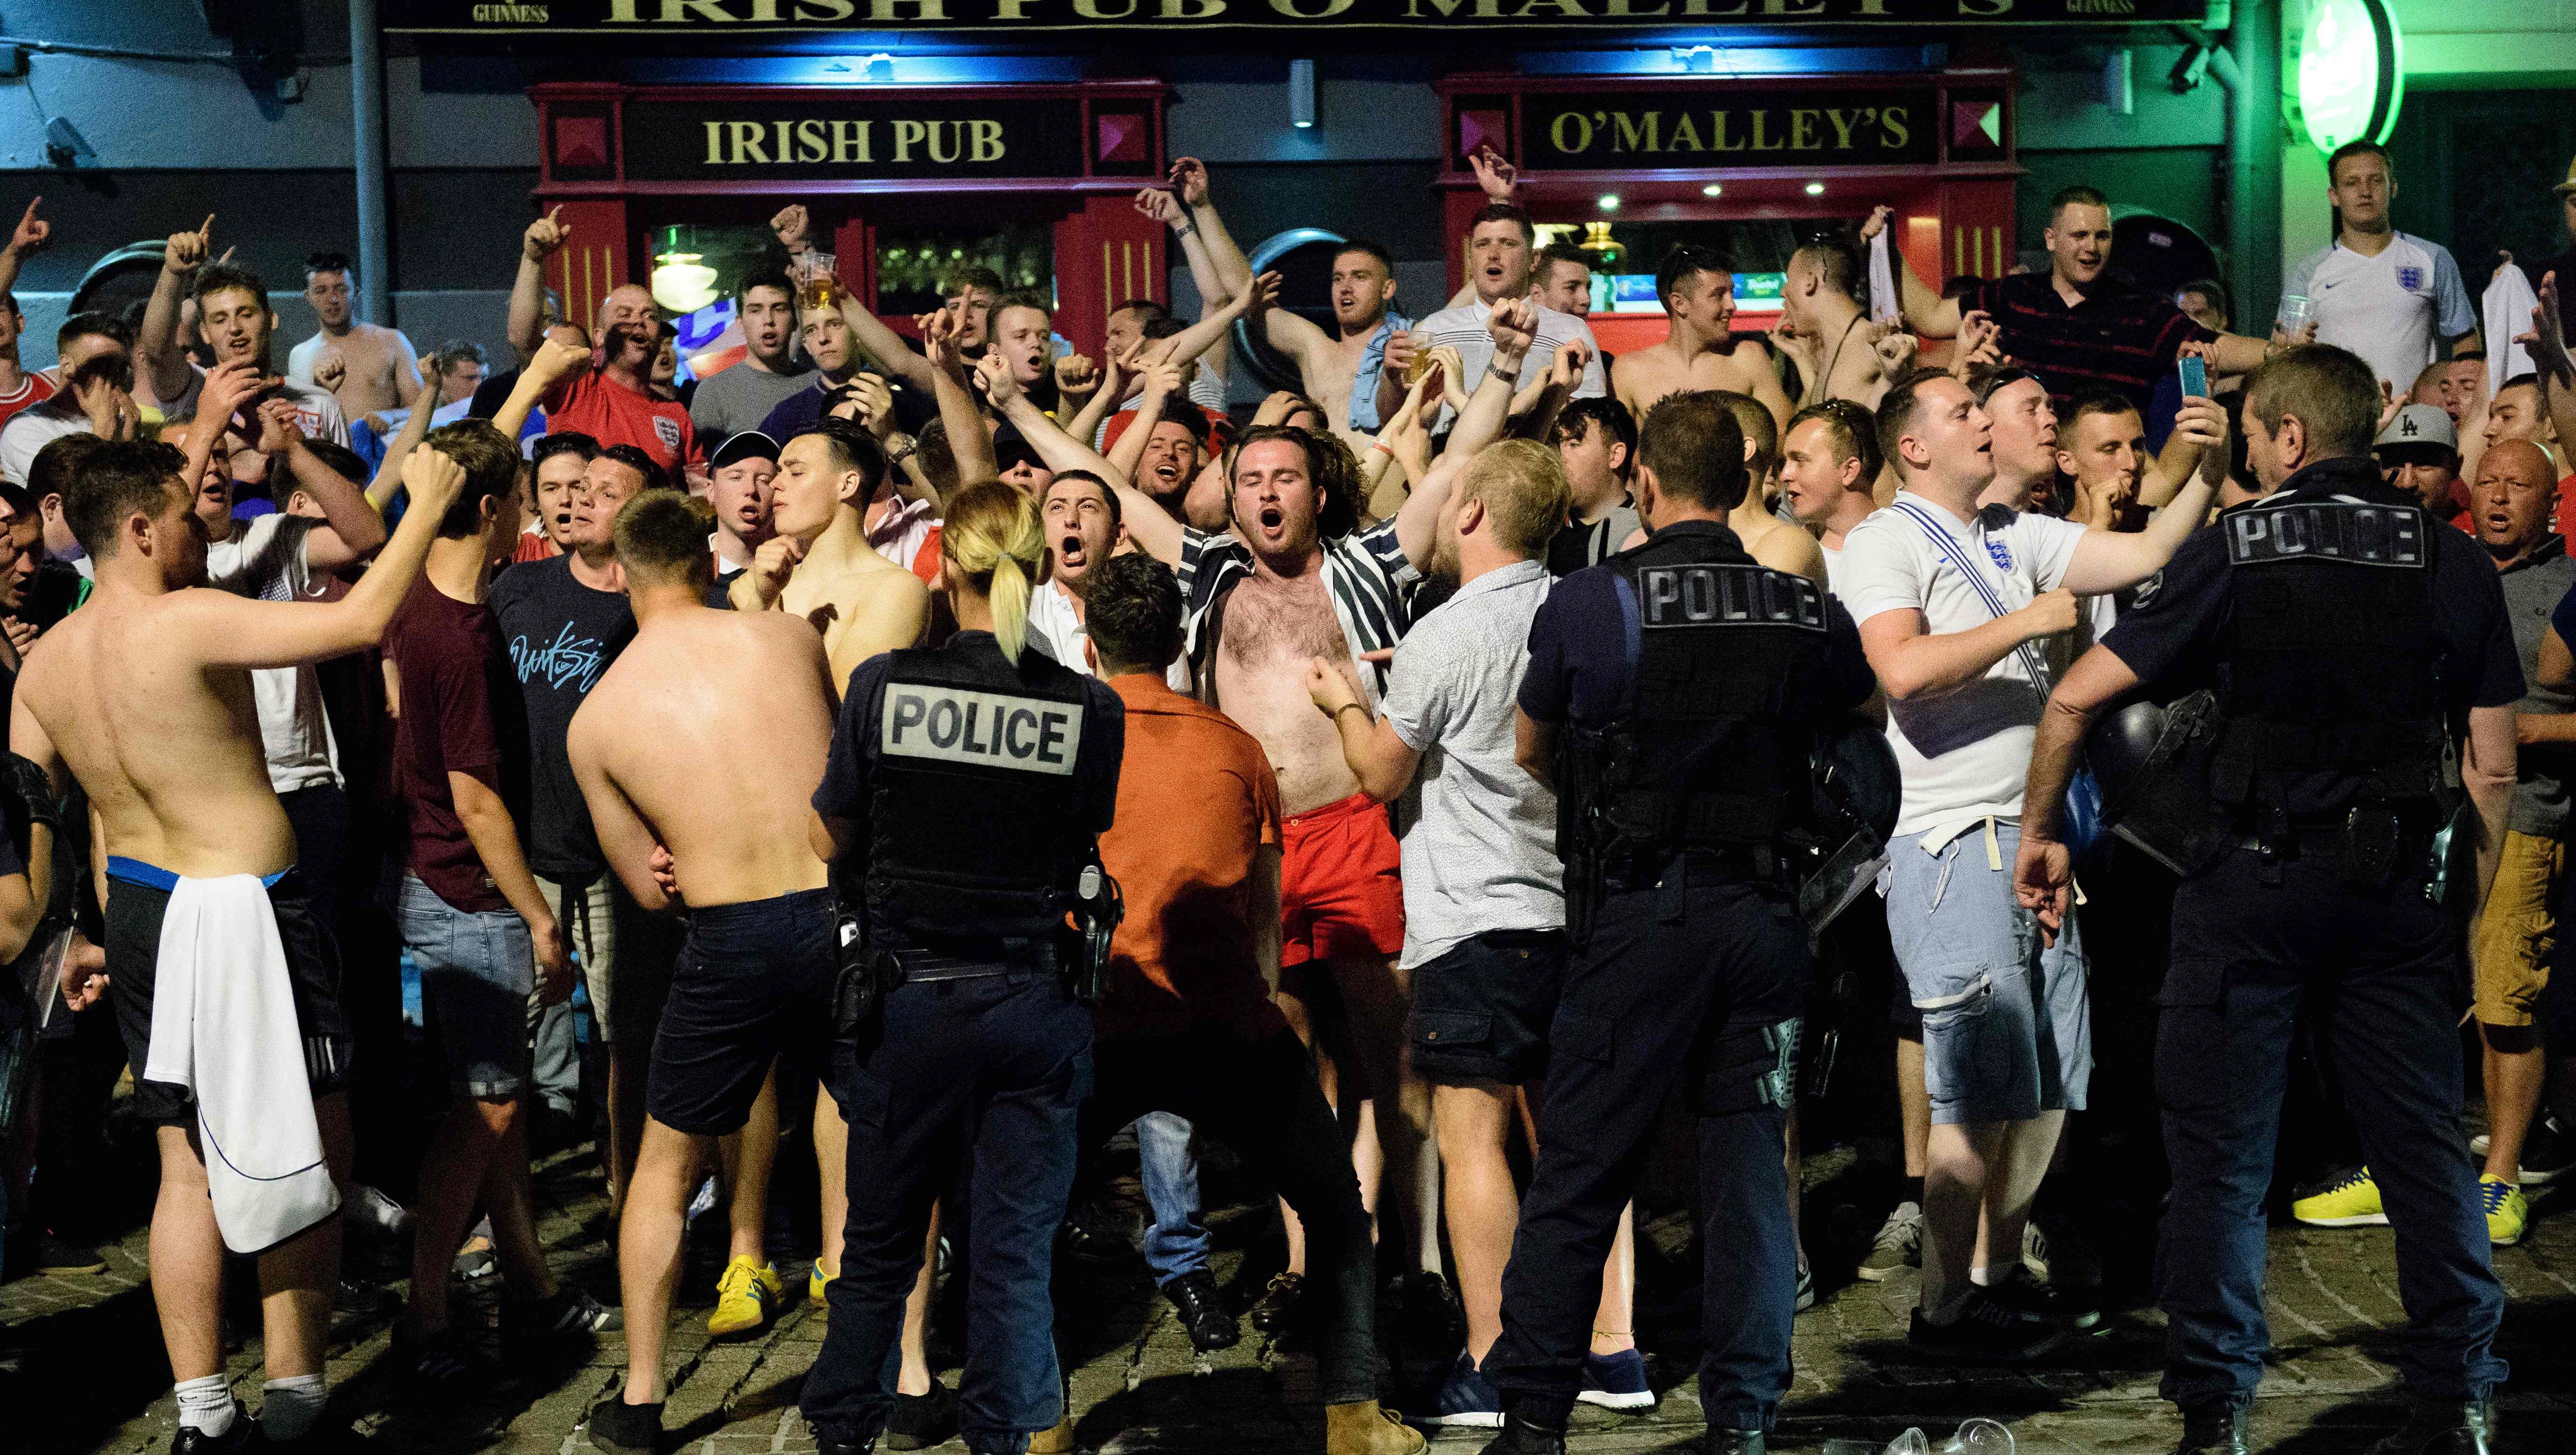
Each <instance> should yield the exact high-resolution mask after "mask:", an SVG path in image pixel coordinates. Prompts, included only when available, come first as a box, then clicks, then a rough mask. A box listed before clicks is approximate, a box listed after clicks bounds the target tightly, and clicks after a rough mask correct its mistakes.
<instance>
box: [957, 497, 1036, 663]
mask: <svg viewBox="0 0 2576 1455" xmlns="http://www.w3.org/2000/svg"><path fill="white" fill-rule="evenodd" d="M939 550H940V554H941V555H943V556H945V557H947V559H948V567H949V580H951V581H953V582H958V583H960V584H962V585H963V586H964V587H965V588H966V589H967V590H970V591H973V592H975V593H976V594H977V595H980V596H982V597H984V598H985V601H986V604H987V605H989V606H990V607H991V608H992V611H993V641H994V643H995V644H996V645H998V646H999V647H1001V649H1002V657H1003V659H1004V660H1006V661H1008V662H1009V663H1010V664H1011V665H1012V666H1014V667H1016V666H1018V665H1019V664H1020V648H1021V647H1022V646H1023V645H1024V644H1025V643H1026V642H1027V641H1028V635H1029V593H1030V590H1031V587H1032V585H1033V583H1034V582H1035V581H1036V579H1037V572H1038V562H1039V561H1040V560H1041V559H1042V558H1043V557H1044V556H1045V554H1046V534H1045V531H1044V529H1043V527H1042V526H1041V525H1040V523H1039V521H1038V511H1037V506H1036V505H1035V504H1033V503H1032V502H1031V501H1030V500H1029V498H1028V497H1027V496H1026V495H1023V494H1021V493H1020V492H1019V491H1017V490H1014V489H1012V488H1011V487H1010V486H1008V485H977V486H975V487H973V488H972V489H968V490H963V491H960V492H958V494H957V495H956V496H955V497H953V498H952V499H951V500H950V501H949V502H948V509H947V512H946V519H945V520H944V521H943V522H942V524H941V526H940V530H939Z"/></svg>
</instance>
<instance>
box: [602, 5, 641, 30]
mask: <svg viewBox="0 0 2576 1455" xmlns="http://www.w3.org/2000/svg"><path fill="white" fill-rule="evenodd" d="M608 19H609V21H610V23H612V24H615V25H640V24H642V23H643V20H644V17H643V16H641V15H638V14H636V13H635V0H608Z"/></svg>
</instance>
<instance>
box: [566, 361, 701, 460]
mask: <svg viewBox="0 0 2576 1455" xmlns="http://www.w3.org/2000/svg"><path fill="white" fill-rule="evenodd" d="M544 403H545V411H546V432H547V433H549V434H561V433H563V432H564V431H566V430H578V431H580V432H581V433H583V434H586V435H588V436H590V437H591V438H592V439H595V440H597V441H599V442H600V444H602V445H603V446H605V445H633V446H635V447H636V448H637V449H639V450H642V451H643V452H644V453H646V454H648V455H651V456H652V457H653V463H655V464H657V465H660V466H661V467H662V468H663V469H665V470H668V471H671V472H672V479H671V482H670V483H672V484H674V485H677V484H679V483H680V480H679V475H678V472H679V469H680V466H681V465H682V464H683V463H686V464H691V465H700V464H704V463H705V462H706V454H705V452H704V451H702V450H700V449H699V448H698V433H697V430H696V429H695V428H694V427H693V426H691V425H690V423H689V411H688V407H687V406H686V405H683V404H681V403H679V402H678V401H676V400H670V399H656V398H654V397H653V396H652V395H650V394H638V393H636V392H635V391H634V390H632V389H629V388H627V387H626V386H625V385H623V384H620V383H618V382H617V381H616V380H614V379H611V378H609V377H608V371H607V370H605V369H588V370H584V371H583V372H581V373H578V374H575V375H573V376H571V377H570V378H568V379H566V380H564V381H563V382H562V383H560V384H557V385H556V386H555V387H554V390H553V391H552V392H551V393H549V394H547V395H546V397H545V401H544Z"/></svg>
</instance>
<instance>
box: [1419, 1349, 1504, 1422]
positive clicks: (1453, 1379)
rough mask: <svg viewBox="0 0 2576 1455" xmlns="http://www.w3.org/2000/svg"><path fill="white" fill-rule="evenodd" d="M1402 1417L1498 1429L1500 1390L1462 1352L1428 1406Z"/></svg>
mask: <svg viewBox="0 0 2576 1455" xmlns="http://www.w3.org/2000/svg"><path fill="white" fill-rule="evenodd" d="M1405 1421H1406V1423H1408V1424H1415V1425H1456V1426H1458V1427H1460V1428H1462V1429H1482V1430H1499V1429H1501V1428H1502V1427H1503V1394H1502V1391H1501V1390H1498V1389H1496V1388H1494V1382H1493V1381H1492V1380H1490V1379H1487V1378H1486V1377H1485V1376H1484V1375H1482V1374H1480V1373H1478V1372H1477V1370H1476V1361H1475V1360H1473V1359H1470V1358H1468V1357H1467V1356H1466V1355H1465V1354H1464V1353H1461V1354H1460V1355H1459V1356H1458V1363H1457V1364H1456V1366H1454V1367H1453V1368H1451V1369H1450V1371H1449V1377H1448V1378H1446V1379H1443V1380H1442V1381H1440V1395H1439V1397H1438V1398H1437V1399H1435V1400H1433V1401H1432V1402H1431V1408H1430V1409H1429V1410H1428V1411H1427V1412H1425V1413H1422V1414H1415V1415H1407V1416H1405Z"/></svg>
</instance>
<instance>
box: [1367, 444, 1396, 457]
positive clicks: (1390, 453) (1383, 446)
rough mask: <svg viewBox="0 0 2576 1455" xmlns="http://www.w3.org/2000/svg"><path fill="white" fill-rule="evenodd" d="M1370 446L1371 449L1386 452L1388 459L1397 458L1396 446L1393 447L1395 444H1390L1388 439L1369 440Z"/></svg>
mask: <svg viewBox="0 0 2576 1455" xmlns="http://www.w3.org/2000/svg"><path fill="white" fill-rule="evenodd" d="M1369 448H1370V449H1373V450H1376V451H1379V452H1380V453H1382V454H1384V455H1385V456H1386V457H1387V458H1388V459H1393V458H1395V449H1394V447H1393V446H1391V445H1389V444H1388V443H1387V442H1386V441H1384V440H1370V441H1369Z"/></svg>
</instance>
